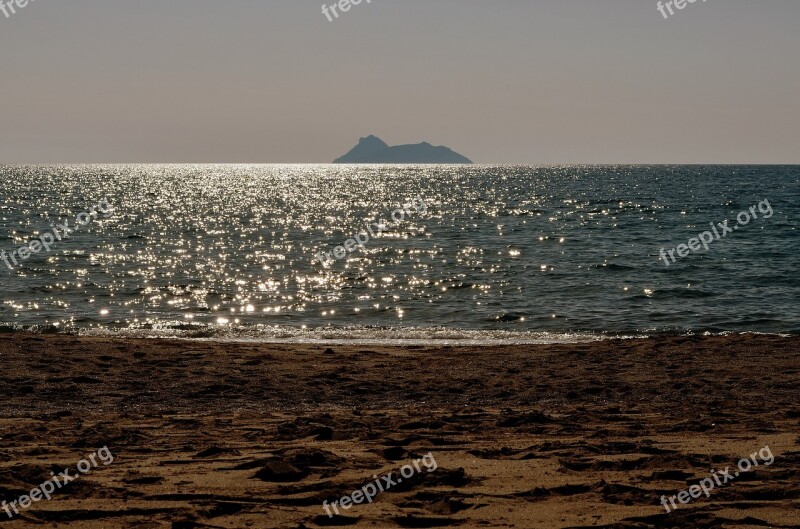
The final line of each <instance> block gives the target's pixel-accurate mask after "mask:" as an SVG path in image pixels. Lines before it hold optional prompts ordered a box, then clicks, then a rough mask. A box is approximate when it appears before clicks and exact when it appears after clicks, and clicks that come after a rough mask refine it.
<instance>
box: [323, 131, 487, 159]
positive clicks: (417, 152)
mask: <svg viewBox="0 0 800 529" xmlns="http://www.w3.org/2000/svg"><path fill="white" fill-rule="evenodd" d="M333 163H395V164H403V163H443V164H471V163H472V161H471V160H469V159H468V158H466V157H464V156H461V155H460V154H458V153H457V152H454V151H452V150H450V149H448V148H447V147H434V146H433V145H431V144H430V143H428V142H422V143H417V144H415V145H397V146H394V147H389V145H387V144H386V142H384V141H383V140H381V139H380V138H378V137H376V136H367V137H366V138H361V139H360V140H359V142H358V145H356V146H355V147H353V148H352V149H350V152H348V153H347V154H345V155H344V156H340V157H339V158H336V160H334V162H333Z"/></svg>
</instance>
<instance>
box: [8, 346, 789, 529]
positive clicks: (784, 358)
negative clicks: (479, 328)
mask: <svg viewBox="0 0 800 529" xmlns="http://www.w3.org/2000/svg"><path fill="white" fill-rule="evenodd" d="M325 349H326V347H324V346H317V345H259V344H223V343H214V342H198V341H177V340H121V339H110V338H109V339H106V338H76V337H70V336H34V335H28V334H12V335H3V336H2V337H1V338H0V360H1V361H2V370H0V395H1V396H2V401H1V402H0V498H2V499H5V500H6V501H13V500H14V499H16V498H18V497H19V496H20V495H22V494H25V493H26V492H27V491H30V489H31V488H32V487H34V486H36V485H38V484H39V483H41V482H42V481H44V480H46V479H48V478H49V476H50V471H51V470H58V469H61V468H63V467H72V468H74V467H75V465H76V463H77V462H78V460H79V459H80V458H81V457H83V456H85V455H88V454H90V453H92V452H94V451H95V450H96V449H97V448H99V447H102V446H103V445H108V446H109V447H110V449H111V450H112V452H113V453H114V455H115V457H116V459H115V461H114V463H113V464H111V465H109V466H100V467H99V468H97V469H96V470H95V471H93V472H91V473H89V474H87V475H85V476H82V477H81V478H80V479H78V480H77V481H75V482H73V483H70V484H69V485H67V486H65V488H64V489H62V490H61V491H60V493H58V494H57V495H56V496H55V497H54V498H53V500H51V501H40V502H38V503H35V504H34V505H33V506H32V507H31V508H30V509H29V510H28V511H26V512H25V513H24V514H22V515H21V516H19V517H16V518H15V519H14V520H9V519H8V517H7V516H6V515H5V513H4V512H3V511H0V526H1V527H9V528H15V527H76V528H77V527H81V528H118V527H126V528H156V527H173V528H176V529H181V528H213V527H216V528H223V527H224V528H244V527H253V528H265V527H286V528H303V527H306V528H314V527H319V526H325V525H334V524H335V525H339V526H351V527H388V528H392V527H448V526H449V527H481V528H491V527H542V528H556V527H609V528H610V527H615V528H617V527H619V528H622V527H624V528H634V527H635V528H646V527H701V528H712V527H713V528H717V527H730V528H736V529H747V528H763V527H800V447H798V441H799V439H798V435H800V402H799V399H798V394H800V389H799V388H800V339H799V338H777V337H767V336H750V335H748V336H736V337H711V338H702V337H672V338H658V339H652V340H650V339H649V340H631V341H618V340H615V341H607V342H601V343H593V344H581V345H559V346H515V347H463V348H442V347H403V348H396V347H372V346H349V347H344V346H333V347H332V349H333V352H329V353H327V354H326V353H325V352H324V351H325ZM765 445H769V446H770V448H771V450H772V453H773V454H774V456H775V461H774V463H773V464H772V465H771V466H768V467H763V466H762V467H759V468H758V470H756V471H755V472H752V473H748V474H743V475H742V476H740V477H739V478H737V479H736V480H735V481H733V482H732V483H729V484H728V485H727V486H725V487H719V488H717V489H716V490H714V491H713V492H712V495H711V498H710V499H706V498H705V496H703V497H701V498H700V499H696V500H693V501H692V503H690V504H688V505H681V506H680V508H679V509H678V510H677V511H676V512H674V513H672V514H666V512H665V511H664V509H663V507H662V506H661V505H660V504H659V498H660V497H661V495H663V494H666V495H674V494H677V493H678V492H679V491H681V490H684V489H686V488H687V487H688V486H689V485H691V484H694V483H696V482H697V481H698V480H699V479H701V478H704V477H707V476H708V475H709V470H710V469H711V468H714V469H724V468H725V467H726V466H729V465H730V466H732V467H733V466H735V464H736V462H737V461H738V460H739V459H740V458H741V457H742V456H744V455H747V454H750V453H752V452H755V451H756V450H758V449H760V448H762V447H763V446H765ZM429 451H430V452H432V453H433V454H434V456H435V458H436V461H437V462H438V465H439V468H438V469H437V470H436V471H434V472H432V473H423V474H420V475H418V476H415V477H414V478H411V479H409V480H407V481H404V482H403V483H402V485H398V486H397V487H396V488H394V489H391V490H390V491H388V492H385V493H383V494H381V495H379V496H378V497H377V498H376V499H375V502H374V503H372V504H362V505H355V506H353V507H352V508H351V509H349V510H348V511H342V513H343V515H344V516H342V517H339V518H335V519H333V520H330V519H329V518H328V517H327V516H326V515H325V514H324V511H323V510H322V505H321V503H322V501H323V500H326V499H327V500H329V501H333V500H335V499H337V498H339V497H341V496H342V495H343V494H347V493H350V492H351V491H353V490H354V489H357V488H361V487H362V486H363V485H365V484H367V483H369V482H370V481H371V480H372V475H373V474H376V473H378V474H380V473H384V472H387V471H390V470H396V469H398V468H399V467H400V466H402V465H403V464H405V463H407V462H408V461H409V460H410V459H413V458H416V457H421V456H422V455H423V454H426V453H428V452H429Z"/></svg>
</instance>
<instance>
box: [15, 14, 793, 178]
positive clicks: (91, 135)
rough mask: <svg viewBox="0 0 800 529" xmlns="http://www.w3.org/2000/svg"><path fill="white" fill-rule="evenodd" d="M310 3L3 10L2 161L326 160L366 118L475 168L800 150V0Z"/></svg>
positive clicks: (756, 156) (758, 157)
mask: <svg viewBox="0 0 800 529" xmlns="http://www.w3.org/2000/svg"><path fill="white" fill-rule="evenodd" d="M2 1H3V2H7V1H8V0H2ZM325 3H327V4H328V5H331V4H333V3H334V1H333V0H326V2H325ZM322 5H323V2H322V1H321V0H136V1H131V0H69V1H56V0H35V1H31V2H30V3H29V4H28V5H27V6H25V7H24V8H18V7H17V8H16V13H15V14H13V15H11V16H10V17H8V18H6V17H5V16H4V15H3V14H2V12H0V163H95V162H108V163H134V162H137V163H138V162H163V163H168V162H173V163H182V162H196V163H200V162H207V163H212V162H217V163H290V162H302V163H315V162H330V161H332V160H333V159H334V158H336V157H337V156H340V155H341V154H344V153H345V152H347V151H348V150H349V149H350V148H351V147H352V146H353V145H355V144H356V143H357V141H358V139H359V138H360V137H362V136H367V135H369V134H375V135H377V136H379V137H380V138H382V139H383V140H384V141H386V142H387V143H389V144H391V145H395V144H404V143H417V142H421V141H428V142H430V143H432V144H434V145H446V146H448V147H451V148H452V149H454V150H456V151H457V152H459V153H461V154H463V155H465V156H467V157H469V158H471V159H472V160H474V161H476V162H478V163H487V164H488V163H520V164H523V163H526V164H555V163H800V148H799V147H800V102H799V101H798V94H800V67H798V66H800V62H798V61H799V59H798V57H800V32H799V31H797V27H796V26H797V24H798V22H800V2H799V1H798V0H759V1H753V0H708V1H706V2H702V1H700V0H698V1H697V2H696V3H693V4H688V5H687V6H686V7H685V8H684V9H683V10H680V11H676V12H675V14H674V15H673V16H671V17H670V18H668V19H665V18H664V17H663V16H662V15H661V14H660V13H659V11H658V9H657V2H656V0H372V1H371V3H369V4H367V3H366V0H365V1H363V2H362V3H361V4H360V5H357V6H352V8H351V9H350V10H349V11H347V12H346V13H340V17H339V18H337V19H334V20H333V21H329V20H328V19H327V18H326V16H325V15H324V14H323V13H322Z"/></svg>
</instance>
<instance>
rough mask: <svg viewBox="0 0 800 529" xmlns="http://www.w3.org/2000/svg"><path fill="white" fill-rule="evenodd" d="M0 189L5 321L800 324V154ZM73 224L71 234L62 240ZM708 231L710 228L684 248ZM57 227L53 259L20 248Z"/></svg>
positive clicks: (355, 333)
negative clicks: (784, 159) (787, 160)
mask: <svg viewBox="0 0 800 529" xmlns="http://www.w3.org/2000/svg"><path fill="white" fill-rule="evenodd" d="M0 182H2V189H0V251H2V252H5V253H4V254H2V255H3V256H4V260H3V261H0V298H1V299H2V303H0V332H15V331H17V332H19V331H22V332H31V333H70V334H78V335H113V336H126V337H127V336H130V337H153V338H160V337H173V338H186V339H198V340H208V339H215V340H234V341H263V342H278V343H281V342H308V343H315V342H320V343H323V342H331V343H338V342H342V343H420V344H428V343H442V344H495V343H559V342H576V341H585V340H601V339H607V338H613V337H638V336H653V335H661V334H726V333H767V334H797V333H799V332H800V278H798V257H800V231H798V225H799V224H798V220H799V219H800V166H780V165H774V166H731V165H725V166H717V165H675V166H664V165H659V166H650V165H615V166H610V165H564V166H510V165H508V166H489V165H469V166H435V165H419V166H414V165H408V166H395V165H392V166H386V165H363V166H357V165H49V166H44V165H36V166H34V165H30V166H9V165H5V166H0ZM103 200H106V201H107V203H108V204H109V205H110V208H108V211H107V213H105V214H102V213H99V212H98V211H96V205H97V204H99V203H101V201H103ZM415 201H418V203H420V204H421V203H423V202H420V201H424V204H425V207H423V208H413V207H412V208H409V207H408V205H409V204H412V203H414V202H415ZM404 206H405V209H403V208H404ZM751 208H753V209H751ZM84 212H93V214H91V215H88V214H83V215H81V214H82V213H84ZM770 212H771V213H770ZM742 213H744V215H742ZM737 218H738V219H741V220H745V218H747V222H746V223H741V222H739V220H737ZM76 219H81V220H82V221H83V222H84V223H85V224H83V225H80V226H79V225H77V221H76ZM726 220H727V221H728V226H729V227H730V228H733V226H736V229H735V230H734V229H731V230H730V231H725V232H724V233H725V236H724V237H722V236H721V233H722V232H723V229H722V228H721V227H717V226H718V225H719V224H722V223H724V222H725V221H726ZM64 221H66V222H67V223H68V227H69V228H70V229H74V231H73V232H71V233H69V234H68V236H66V237H61V240H58V238H57V237H56V236H55V234H53V229H54V228H53V226H57V225H59V224H62V225H63V222H64ZM377 225H382V226H381V228H380V229H379V228H378V227H377ZM712 226H713V228H715V229H716V233H717V234H718V235H719V238H718V235H715V236H714V240H713V241H712V242H710V243H709V244H707V249H706V248H705V247H703V246H699V245H698V244H695V243H692V246H694V247H695V248H698V246H699V249H697V250H693V249H691V248H689V249H688V250H687V248H688V246H689V241H690V240H692V239H694V238H697V237H698V236H699V235H700V234H701V233H702V232H710V233H711V232H712ZM370 228H371V229H372V234H371V235H370V236H369V237H368V240H366V241H364V238H365V235H364V234H369V233H370V232H369V230H370ZM62 232H63V230H59V229H58V228H57V227H56V233H57V234H61V233H62ZM46 234H51V235H53V239H54V242H53V243H52V244H48V246H49V247H50V251H49V252H48V251H46V250H45V249H44V248H39V251H38V252H37V253H33V252H30V255H28V258H27V259H23V258H22V255H24V254H27V253H29V252H25V251H22V255H21V254H20V251H19V248H20V247H23V246H28V248H29V250H30V249H32V248H31V241H42V237H45V239H44V240H45V241H46V240H47V237H49V235H46ZM356 236H359V237H360V239H361V241H362V244H361V245H356V244H355V243H354V242H351V243H349V244H348V240H349V239H353V238H354V237H356ZM705 237H706V238H708V236H705ZM682 244H683V245H687V246H686V247H683V249H682V250H681V251H680V252H679V251H678V249H680V248H681V247H679V245H682ZM36 246H38V245H36V244H34V245H33V248H36ZM337 247H341V248H340V249H339V250H338V254H339V255H340V256H341V255H343V257H341V258H338V259H332V260H331V259H326V260H325V262H321V261H320V260H319V259H318V258H317V257H316V256H319V255H320V254H319V252H323V253H326V252H329V253H331V254H333V253H334V252H335V251H336V249H337ZM350 250H352V251H350ZM662 250H664V251H663V252H662ZM669 250H673V254H672V255H673V257H674V258H675V259H674V262H673V261H672V259H670V258H669V257H668V253H667V251H669ZM13 252H17V253H16V254H14V253H13ZM680 253H682V254H684V257H681V256H680V255H679V254H680ZM11 255H13V256H14V259H15V260H16V263H17V264H16V266H15V264H14V259H10V258H9V256H11ZM665 255H667V257H666V259H665V257H664V256H665ZM6 260H7V262H6ZM667 263H669V264H667Z"/></svg>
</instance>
